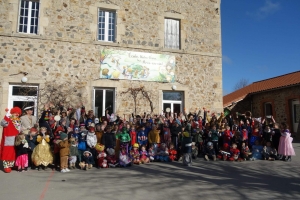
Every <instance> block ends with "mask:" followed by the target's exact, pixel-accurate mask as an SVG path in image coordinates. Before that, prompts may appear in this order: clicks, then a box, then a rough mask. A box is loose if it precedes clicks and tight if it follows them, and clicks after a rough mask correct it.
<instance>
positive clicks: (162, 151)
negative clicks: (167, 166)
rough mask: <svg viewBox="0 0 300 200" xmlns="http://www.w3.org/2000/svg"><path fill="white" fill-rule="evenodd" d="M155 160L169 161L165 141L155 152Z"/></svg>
mask: <svg viewBox="0 0 300 200" xmlns="http://www.w3.org/2000/svg"><path fill="white" fill-rule="evenodd" d="M156 156H157V160H159V161H161V162H169V161H170V159H169V150H168V147H167V145H166V144H165V143H161V144H160V147H159V150H158V152H157V153H156Z"/></svg>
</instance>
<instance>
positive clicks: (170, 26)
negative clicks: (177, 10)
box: [165, 19, 180, 49]
mask: <svg viewBox="0 0 300 200" xmlns="http://www.w3.org/2000/svg"><path fill="white" fill-rule="evenodd" d="M165 48H169V49H180V21H179V20H177V19H165Z"/></svg>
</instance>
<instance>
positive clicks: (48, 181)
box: [39, 171, 54, 200]
mask: <svg viewBox="0 0 300 200" xmlns="http://www.w3.org/2000/svg"><path fill="white" fill-rule="evenodd" d="M53 175H54V171H52V172H51V174H50V175H49V177H48V179H47V182H46V185H45V187H44V190H43V192H42V194H41V196H40V198H39V200H43V199H44V197H45V195H46V192H47V191H48V187H49V184H50V181H51V179H52V177H53Z"/></svg>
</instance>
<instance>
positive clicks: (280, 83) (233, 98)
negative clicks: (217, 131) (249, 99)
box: [223, 71, 300, 107]
mask: <svg viewBox="0 0 300 200" xmlns="http://www.w3.org/2000/svg"><path fill="white" fill-rule="evenodd" d="M297 84H300V71H297V72H293V73H289V74H285V75H281V76H277V77H274V78H270V79H266V80H262V81H258V82H254V83H252V84H250V85H248V86H246V87H244V88H241V89H239V90H236V91H234V92H232V93H230V94H228V95H225V96H223V107H227V106H229V105H231V104H232V102H238V101H241V100H243V99H244V98H245V97H246V96H247V95H248V94H251V93H256V92H262V91H266V90H271V89H276V88H282V87H287V86H291V85H297Z"/></svg>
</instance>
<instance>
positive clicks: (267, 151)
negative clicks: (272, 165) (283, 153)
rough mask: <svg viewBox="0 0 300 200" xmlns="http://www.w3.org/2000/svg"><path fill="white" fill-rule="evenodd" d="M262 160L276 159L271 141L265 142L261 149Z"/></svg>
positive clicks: (275, 152)
mask: <svg viewBox="0 0 300 200" xmlns="http://www.w3.org/2000/svg"><path fill="white" fill-rule="evenodd" d="M262 158H263V160H270V161H274V160H277V151H276V149H275V148H272V147H271V142H267V143H266V146H264V148H263V151H262Z"/></svg>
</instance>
